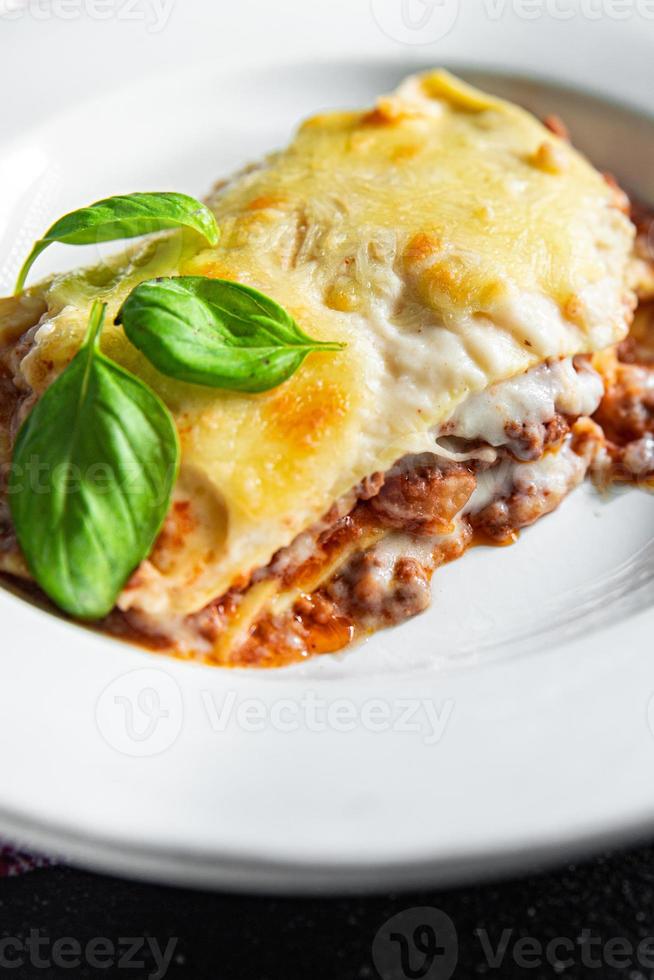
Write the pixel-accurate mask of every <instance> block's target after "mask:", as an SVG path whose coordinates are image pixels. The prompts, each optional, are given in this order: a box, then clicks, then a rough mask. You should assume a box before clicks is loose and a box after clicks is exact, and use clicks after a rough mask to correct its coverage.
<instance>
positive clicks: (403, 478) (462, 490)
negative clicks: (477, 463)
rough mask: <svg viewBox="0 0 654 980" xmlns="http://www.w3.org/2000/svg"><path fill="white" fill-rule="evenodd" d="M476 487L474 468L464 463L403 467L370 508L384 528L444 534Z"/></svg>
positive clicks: (392, 477) (394, 473)
mask: <svg viewBox="0 0 654 980" xmlns="http://www.w3.org/2000/svg"><path fill="white" fill-rule="evenodd" d="M475 486H476V480H475V475H474V473H473V470H472V467H471V466H467V465H464V464H462V463H447V462H446V463H444V464H443V463H441V464H440V465H436V466H434V465H432V466H427V465H424V464H423V465H419V466H418V467H416V468H415V469H404V470H403V468H402V465H401V464H400V466H399V467H396V468H394V469H393V470H391V472H390V473H389V475H388V476H387V478H386V481H385V483H384V486H383V487H382V489H381V490H380V492H379V493H378V494H377V496H376V497H372V498H371V500H370V509H371V511H372V513H373V514H374V515H375V517H376V518H377V520H378V521H379V522H380V524H381V525H382V526H383V527H389V528H396V529H398V530H402V531H407V532H409V533H411V534H443V533H446V532H447V531H448V530H449V529H450V525H451V523H452V521H453V519H454V517H455V516H456V514H458V513H459V511H460V510H461V509H462V508H463V507H464V506H465V504H466V503H467V502H468V499H469V498H470V495H471V494H472V492H473V490H474V489H475Z"/></svg>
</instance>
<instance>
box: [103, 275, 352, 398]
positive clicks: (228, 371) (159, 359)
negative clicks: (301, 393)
mask: <svg viewBox="0 0 654 980" xmlns="http://www.w3.org/2000/svg"><path fill="white" fill-rule="evenodd" d="M116 323H122V325H123V327H124V330H125V333H126V334H127V336H128V337H129V339H130V340H131V342H132V343H133V344H134V346H135V347H138V349H139V350H141V351H143V353H144V354H145V356H146V357H147V358H148V360H149V361H151V362H152V364H154V366H155V367H156V368H157V369H158V370H159V371H161V373H162V374H167V375H169V376H170V377H172V378H176V379H177V380H178V381H187V382H190V383H191V384H198V385H207V386H209V387H212V388H229V389H232V390H234V391H246V392H258V391H267V390H268V389H269V388H274V387H275V386H276V385H278V384H281V382H282V381H286V379H287V378H289V377H290V376H291V375H292V374H293V373H294V372H295V371H296V370H297V369H298V368H299V366H300V365H301V363H302V361H303V360H304V358H305V357H306V356H307V354H309V353H311V351H335V350H341V349H342V348H343V347H344V346H345V345H344V344H339V343H324V342H321V341H319V340H312V339H311V337H307V335H306V334H305V333H303V332H302V330H300V328H299V327H298V325H297V323H296V322H295V320H294V319H293V318H292V317H291V316H290V315H289V314H288V313H287V312H286V310H284V309H283V308H282V307H281V306H279V305H278V304H277V303H275V302H274V301H273V300H271V299H269V297H268V296H264V295H263V293H260V292H258V291H257V290H256V289H251V288H250V287H249V286H242V285H241V284H240V283H236V282H230V281H229V280H226V279H207V278H204V277H202V276H179V277H177V278H173V279H153V280H151V281H149V282H143V283H141V284H140V285H139V286H137V287H136V289H134V290H133V291H132V292H131V293H130V295H129V296H128V297H127V299H126V301H125V303H124V304H123V306H122V308H121V309H120V311H119V313H118V316H117V318H116Z"/></svg>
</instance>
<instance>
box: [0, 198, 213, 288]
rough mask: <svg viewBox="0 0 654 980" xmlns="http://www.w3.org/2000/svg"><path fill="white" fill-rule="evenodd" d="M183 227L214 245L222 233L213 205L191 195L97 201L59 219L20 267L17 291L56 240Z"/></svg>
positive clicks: (85, 241)
mask: <svg viewBox="0 0 654 980" xmlns="http://www.w3.org/2000/svg"><path fill="white" fill-rule="evenodd" d="M180 227H186V228H193V229H194V230H195V231H197V232H199V233H200V234H201V235H203V236H204V237H205V238H206V239H207V241H208V242H209V244H210V245H215V244H216V242H217V241H218V238H219V235H220V232H219V230H218V225H217V224H216V219H215V217H214V215H213V213H212V212H211V211H210V210H209V208H208V207H206V205H204V204H201V203H200V201H196V199H195V198H194V197H189V196H188V195H187V194H176V193H168V192H163V193H159V192H153V193H149V194H144V193H135V194H125V195H122V196H118V197H107V198H105V199H104V200H102V201H96V203H95V204H91V205H89V207H87V208H80V210H79V211H72V212H71V213H70V214H66V215H64V217H63V218H60V219H59V220H58V221H55V223H54V224H53V225H52V227H51V228H49V229H48V231H46V233H45V235H44V236H43V238H40V239H39V240H38V241H37V242H36V243H35V245H34V247H33V249H32V251H31V252H30V254H29V256H28V257H27V259H26V261H25V263H24V265H23V267H22V269H21V270H20V273H19V275H18V280H17V282H16V289H15V292H20V290H21V289H22V288H23V286H24V285H25V280H26V278H27V274H28V272H29V270H30V269H31V267H32V265H33V263H34V261H35V259H36V258H37V257H38V256H39V255H40V254H41V252H42V251H43V250H44V249H45V248H47V247H48V245H51V244H52V243H53V242H63V243H64V244H67V245H94V244H96V243H98V242H111V241H116V240H117V239H121V238H136V237H137V236H139V235H147V234H150V233H151V232H155V231H163V230H164V229H166V228H180Z"/></svg>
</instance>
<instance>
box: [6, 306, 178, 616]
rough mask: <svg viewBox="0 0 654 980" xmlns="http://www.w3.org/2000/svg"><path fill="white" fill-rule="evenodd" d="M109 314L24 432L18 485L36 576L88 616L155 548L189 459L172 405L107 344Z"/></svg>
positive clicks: (25, 547) (18, 510)
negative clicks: (102, 343)
mask: <svg viewBox="0 0 654 980" xmlns="http://www.w3.org/2000/svg"><path fill="white" fill-rule="evenodd" d="M104 314H105V306H104V305H103V304H101V303H99V302H95V303H94V304H93V307H92V309H91V315H90V319H89V326H88V331H87V334H86V338H85V340H84V343H83V344H82V347H81V348H80V350H79V351H78V353H77V354H76V355H75V357H74V358H73V360H72V361H71V363H70V364H69V365H68V367H67V368H66V369H65V370H64V371H63V373H62V374H61V375H60V376H59V377H58V378H57V380H56V381H54V382H53V384H52V385H50V387H49V388H48V389H47V390H46V391H45V393H44V394H43V396H42V397H41V398H40V400H39V401H38V402H37V404H36V406H35V407H34V409H33V410H32V412H31V414H30V415H29V417H28V418H27V420H26V421H25V423H24V424H23V426H22V428H21V429H20V432H19V433H18V437H17V440H16V444H15V447H14V454H13V460H12V466H11V470H10V474H9V484H8V495H9V504H10V508H11V513H12V517H13V522H14V527H15V530H16V535H17V537H18V542H19V544H20V547H21V549H22V551H23V554H24V555H25V558H26V560H27V564H28V566H29V568H30V570H31V572H32V574H33V576H34V578H35V580H36V581H37V582H38V584H39V585H40V586H41V588H42V589H43V591H44V592H46V593H47V595H49V596H50V598H51V599H52V600H53V601H54V602H55V603H56V604H57V605H58V606H60V608H61V609H63V610H65V611H66V612H68V613H70V614H71V615H74V616H77V617H79V618H80V619H88V620H91V619H100V618H101V617H103V616H105V615H107V613H109V611H110V610H111V609H112V608H113V606H114V604H115V602H116V599H117V597H118V595H119V593H120V591H121V590H122V588H123V586H124V585H125V582H126V581H127V579H128V578H129V575H130V574H131V572H132V571H133V570H134V569H135V568H136V566H137V565H138V564H139V563H140V562H141V561H142V560H143V558H145V557H146V555H147V554H148V553H149V552H150V549H151V548H152V545H153V543H154V540H155V538H156V536H157V534H158V532H159V530H160V528H161V525H162V523H163V520H164V517H165V515H166V513H167V511H168V508H169V506H170V500H171V494H172V490H173V486H174V483H175V480H176V477H177V470H178V466H179V442H178V437H177V431H176V428H175V423H174V422H173V419H172V417H171V415H170V413H169V412H168V409H167V408H166V407H165V405H164V404H163V403H162V402H161V401H160V400H159V398H158V397H157V396H156V395H155V394H154V392H152V391H151V390H150V389H149V388H148V387H147V386H146V385H144V384H143V383H142V382H141V381H139V379H138V378H135V377H134V376H133V375H131V374H129V373H128V372H127V371H125V370H124V369H123V368H121V367H119V366H118V365H117V364H115V363H114V362H113V361H111V360H110V359H109V358H108V357H106V356H105V355H104V354H102V353H101V352H100V350H99V348H98V344H99V337H100V333H101V330H102V326H103V322H104Z"/></svg>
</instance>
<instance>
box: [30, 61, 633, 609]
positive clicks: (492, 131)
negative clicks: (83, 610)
mask: <svg viewBox="0 0 654 980" xmlns="http://www.w3.org/2000/svg"><path fill="white" fill-rule="evenodd" d="M211 205H212V207H213V208H214V210H215V212H216V215H217V218H218V221H219V224H220V226H221V229H222V237H221V241H220V242H219V244H218V246H217V247H216V248H212V249H205V248H202V246H201V243H199V241H198V239H197V238H195V237H193V236H192V235H189V234H186V235H182V234H172V235H166V236H160V237H158V238H155V239H153V240H151V241H150V242H148V243H147V244H146V245H145V246H139V247H137V248H136V249H132V250H131V251H130V252H129V253H128V255H127V258H126V257H125V256H124V255H123V256H122V257H121V258H119V259H117V260H116V261H115V262H113V263H110V264H108V265H105V266H104V267H103V268H102V269H100V270H94V271H91V272H88V273H78V274H76V275H69V276H58V277H56V278H55V279H54V280H53V281H52V282H51V283H47V284H45V285H44V286H43V287H42V289H41V290H40V291H39V290H35V291H34V293H35V295H36V294H42V295H43V297H44V299H45V302H46V303H47V306H48V315H47V316H46V318H45V320H44V321H43V325H42V326H41V327H40V328H39V331H38V333H37V335H36V341H35V344H34V346H33V348H32V350H31V351H30V353H29V354H28V355H27V356H26V357H25V358H24V360H23V362H22V364H21V365H20V370H19V373H20V375H21V382H22V383H23V384H25V383H26V384H27V385H29V386H31V387H32V388H33V389H34V390H35V391H36V392H41V391H42V390H43V389H44V388H45V386H46V385H47V384H48V383H49V382H50V381H51V380H52V378H53V377H54V376H55V375H56V373H57V372H58V371H60V370H61V369H62V368H63V367H64V366H65V364H66V363H67V362H68V361H69V360H70V358H71V357H72V355H73V354H74V352H75V351H76V349H77V347H78V346H79V343H80V341H81V338H82V336H83V333H84V330H85V326H86V322H87V318H88V309H89V304H90V301H91V300H92V299H93V298H94V297H96V296H100V297H101V298H102V299H104V300H106V301H107V302H108V303H109V305H110V309H109V313H110V314H113V313H115V311H116V310H117V309H118V306H119V305H120V303H121V302H122V301H123V299H124V298H125V296H126V295H127V293H128V292H129V291H130V289H131V288H133V286H134V285H135V284H136V283H137V282H139V281H141V280H144V279H149V278H152V277H153V276H155V275H175V274H189V275H190V274H193V275H207V276H213V277H223V278H229V279H234V280H238V281H241V282H244V283H247V284H250V285H252V286H255V287H257V288H259V289H261V290H262V291H263V292H265V293H267V294H269V295H270V296H272V297H273V298H274V299H276V300H277V301H278V302H279V303H281V304H282V305H284V306H285V307H286V308H287V309H288V310H289V312H290V313H291V314H292V315H293V316H294V317H295V318H296V319H297V321H298V322H299V323H300V325H301V326H302V327H303V328H304V330H305V331H306V332H307V333H309V334H311V335H313V336H315V337H318V338H321V339H329V340H340V341H344V342H345V343H346V344H347V347H346V349H345V350H344V351H343V352H341V353H337V354H333V353H329V354H325V353H321V354H318V353H316V354H312V355H311V356H310V357H309V358H308V359H307V361H306V362H305V364H304V365H303V366H302V368H301V369H300V370H299V371H298V372H297V373H296V374H295V376H294V377H293V378H292V379H290V380H289V381H288V382H287V383H285V384H283V385H282V386H281V387H279V388H278V389H276V390H274V391H271V392H268V393H265V394H261V395H256V396H252V395H247V396H245V395H240V394H234V393H230V392H220V391H214V390H211V389H203V388H199V387H194V386H190V385H185V384H181V383H177V382H174V381H172V380H171V379H168V378H164V377H162V376H161V375H159V374H158V373H157V372H156V371H155V370H154V369H153V368H152V367H151V366H150V365H149V364H148V363H147V361H146V360H145V359H144V358H143V357H142V356H141V355H140V354H139V352H138V351H136V350H135V349H134V348H133V347H131V346H130V344H129V343H128V342H127V341H126V339H125V337H124V335H123V333H122V331H121V330H120V329H119V328H115V327H112V326H108V327H107V329H106V330H105V334H104V337H103V348H104V349H105V350H106V352H107V353H108V354H109V355H110V356H112V357H114V358H115V359H116V360H118V361H119V362H120V363H122V364H123V365H125V366H126V367H127V368H128V369H130V370H132V371H134V372H135V373H136V374H138V375H140V376H141V377H143V378H144V379H145V380H146V381H147V382H148V383H149V384H151V385H152V386H153V387H154V388H155V389H156V390H157V391H158V392H159V394H160V395H161V396H162V397H163V399H164V400H165V401H166V402H167V404H168V405H169V407H170V408H171V410H172V411H173V413H174V414H175V417H176V421H177V424H178V427H179V431H180V437H181V442H182V451H183V462H182V471H181V475H180V483H179V486H178V490H177V501H178V502H180V501H181V502H186V503H187V504H188V507H187V508H186V520H187V526H186V529H185V533H184V534H177V535H175V534H171V535H167V536H166V539H165V541H164V542H160V544H159V546H158V547H157V548H155V552H154V554H153V556H152V557H151V561H150V563H149V567H148V574H147V575H143V576H142V577H141V584H138V583H136V582H135V583H134V586H133V587H132V588H130V589H129V590H127V591H126V592H125V593H124V594H123V596H122V597H121V600H120V605H121V606H122V607H123V608H135V609H141V610H144V611H145V612H147V611H149V610H150V611H152V612H155V611H156V613H157V614H160V615H164V614H165V615H170V614H186V613H190V612H193V611H196V610H198V609H200V608H201V607H202V606H203V605H205V604H206V603H207V602H208V601H210V600H211V599H213V598H214V597H216V596H217V595H220V594H221V593H222V592H224V591H225V590H226V589H227V588H228V587H229V586H230V585H231V584H232V583H233V582H234V581H235V580H237V579H239V578H240V579H241V580H242V579H243V577H245V576H247V575H249V574H250V572H251V571H252V570H253V569H256V568H257V567H258V566H261V565H265V564H266V563H267V562H268V561H269V560H270V558H271V556H272V554H273V553H274V552H275V551H276V550H277V549H279V548H281V547H284V546H286V545H288V544H289V543H290V542H291V541H292V540H293V539H294V538H295V537H296V536H297V535H298V534H299V533H301V532H302V531H303V530H304V529H306V528H307V527H308V526H310V525H311V524H313V523H314V522H315V521H316V520H317V519H318V518H319V517H320V516H321V515H322V514H323V513H325V512H326V510H327V509H328V508H329V506H330V505H331V503H332V502H333V501H334V500H336V499H338V498H340V497H341V496H342V495H343V494H345V493H346V492H347V491H349V490H350V489H351V488H352V487H353V486H355V485H356V484H357V483H358V482H359V481H360V480H361V479H362V478H364V477H365V476H367V475H368V474H370V473H372V472H374V471H376V470H385V469H387V468H388V467H389V466H391V465H392V464H393V462H394V461H395V460H397V459H398V458H400V457H402V456H403V455H405V454H406V453H408V452H421V451H423V450H425V449H427V448H429V445H430V444H431V443H432V440H433V434H432V433H433V430H434V427H435V426H438V425H440V424H441V423H443V422H444V421H445V420H446V419H448V418H449V417H450V415H451V414H452V412H453V411H454V410H455V409H456V406H457V405H458V404H459V403H460V402H461V401H462V400H463V399H465V398H466V397H467V396H468V395H470V394H471V393H475V392H480V391H483V390H484V389H485V388H487V386H488V385H491V384H494V383H496V382H498V381H502V380H504V379H507V378H510V377H512V376H514V375H516V374H520V373H522V372H524V371H526V370H528V369H529V368H530V367H532V366H534V365H535V364H538V363H540V362H541V361H543V360H545V359H546V358H550V357H565V356H570V355H574V354H577V353H580V352H586V351H593V350H597V349H600V348H602V347H605V346H607V345H609V344H611V343H614V342H616V341H617V340H619V339H621V338H622V337H623V336H624V334H625V332H626V328H627V321H628V319H629V316H630V312H631V308H632V303H633V300H632V296H631V294H630V291H629V288H628V285H627V279H628V265H629V261H630V256H631V252H632V246H633V228H632V226H631V224H630V222H629V221H628V219H627V218H626V217H625V215H624V214H623V213H622V212H621V211H620V210H619V208H618V207H617V206H616V198H615V194H614V192H613V191H612V189H611V188H610V187H609V185H608V184H607V183H606V182H605V181H604V180H603V179H602V177H601V176H600V175H599V174H598V173H597V172H596V171H595V170H594V169H593V168H592V167H591V166H590V165H589V164H588V163H587V162H586V161H585V160H584V159H583V158H582V157H581V156H580V155H579V154H577V153H576V152H575V151H574V150H573V149H572V148H571V147H570V146H568V145H567V144H566V143H565V142H563V141H561V140H560V139H558V138H557V137H556V136H554V135H553V134H552V133H550V132H548V131H547V130H546V129H545V128H544V127H543V126H541V125H540V123H538V122H537V121H536V120H535V119H534V118H532V117H531V116H530V115H528V114H527V113H525V112H523V111H522V110H520V109H518V108H517V107H515V106H512V105H510V104H508V103H505V102H502V101H500V100H497V99H494V98H492V97H491V96H487V95H485V94H483V93H481V92H477V91H476V90H474V89H471V88H469V87H468V86H466V85H464V84H463V83H461V82H459V81H458V80H456V79H454V78H453V77H452V76H450V75H448V74H447V73H444V72H435V73H432V74H428V75H425V76H419V77H414V78H411V79H409V80H407V81H406V82H405V83H404V84H403V85H402V86H401V87H400V89H399V90H398V92H397V93H396V94H395V95H393V96H390V97H388V98H385V99H382V100H380V102H379V104H378V105H377V107H376V108H375V109H374V110H372V111H365V112H361V111H357V112H334V113H327V114H324V115H320V116H317V117H315V118H313V119H310V120H309V121H308V122H306V123H305V124H304V125H303V126H302V127H301V129H300V131H299V133H298V134H297V136H296V138H295V139H294V140H293V142H292V143H291V145H290V146H289V147H288V149H287V150H285V151H283V152H281V153H278V154H275V155H273V156H271V157H270V158H269V159H268V160H266V161H264V163H263V164H262V165H261V166H259V167H257V168H251V169H249V170H246V171H245V172H243V173H242V174H240V175H238V176H237V177H236V178H235V179H234V180H233V181H231V182H230V183H228V184H226V185H223V186H221V187H219V188H218V189H217V190H216V192H215V193H214V195H213V197H212V200H211Z"/></svg>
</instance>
